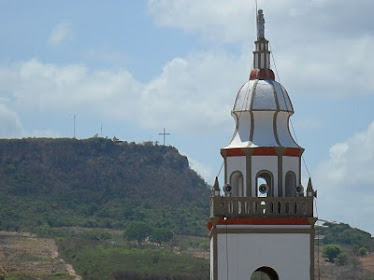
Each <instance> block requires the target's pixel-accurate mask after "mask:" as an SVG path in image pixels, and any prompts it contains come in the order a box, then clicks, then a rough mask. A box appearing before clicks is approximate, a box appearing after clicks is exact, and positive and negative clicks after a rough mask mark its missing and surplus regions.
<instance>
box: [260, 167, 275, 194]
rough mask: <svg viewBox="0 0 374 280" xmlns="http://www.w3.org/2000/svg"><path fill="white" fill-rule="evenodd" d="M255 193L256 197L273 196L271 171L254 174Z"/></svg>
mask: <svg viewBox="0 0 374 280" xmlns="http://www.w3.org/2000/svg"><path fill="white" fill-rule="evenodd" d="M256 183H257V184H256V185H257V186H256V193H257V196H258V197H272V196H274V188H273V175H272V174H271V172H269V171H267V170H264V171H260V172H259V173H258V174H257V176H256Z"/></svg>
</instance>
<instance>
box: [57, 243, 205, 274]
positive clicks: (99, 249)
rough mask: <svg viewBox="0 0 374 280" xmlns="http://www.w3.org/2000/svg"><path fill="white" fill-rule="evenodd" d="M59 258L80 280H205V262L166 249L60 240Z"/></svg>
mask: <svg viewBox="0 0 374 280" xmlns="http://www.w3.org/2000/svg"><path fill="white" fill-rule="evenodd" d="M58 246H59V250H60V251H61V252H62V256H63V258H64V259H65V260H66V261H68V262H70V263H71V264H73V266H74V267H75V268H76V270H77V272H78V274H79V275H81V276H83V278H84V279H90V280H95V279H117V280H120V279H134V280H136V279H154V280H163V279H170V280H171V279H180V280H187V279H188V280H190V279H191V280H192V279H197V280H199V279H201V280H203V279H204V280H205V279H209V263H208V260H205V259H201V258H195V257H193V256H190V255H188V254H179V253H175V252H173V251H172V250H171V248H170V249H167V248H159V247H154V246H148V247H147V248H142V249H141V248H137V247H132V246H131V245H130V244H127V245H126V244H121V243H119V244H113V243H109V242H100V241H96V240H88V239H80V238H60V239H59V240H58Z"/></svg>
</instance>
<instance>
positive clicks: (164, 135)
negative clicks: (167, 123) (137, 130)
mask: <svg viewBox="0 0 374 280" xmlns="http://www.w3.org/2000/svg"><path fill="white" fill-rule="evenodd" d="M158 135H162V136H163V138H164V146H165V138H166V135H170V133H168V132H166V130H165V128H164V131H163V132H160V133H159V134H158Z"/></svg>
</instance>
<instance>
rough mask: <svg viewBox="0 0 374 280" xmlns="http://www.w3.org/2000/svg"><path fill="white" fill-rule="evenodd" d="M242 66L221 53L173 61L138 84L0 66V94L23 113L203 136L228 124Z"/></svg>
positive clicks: (34, 64)
mask: <svg viewBox="0 0 374 280" xmlns="http://www.w3.org/2000/svg"><path fill="white" fill-rule="evenodd" d="M243 61H244V59H243V58H241V57H231V56H229V55H227V53H225V52H220V51H212V52H206V53H197V54H194V55H190V56H188V57H186V58H175V59H173V60H171V61H170V62H169V63H167V64H166V65H165V67H164V69H163V71H162V73H161V74H160V76H159V77H158V78H156V79H154V80H152V81H150V82H148V83H146V84H142V83H140V82H139V81H137V80H136V79H134V77H133V76H132V75H131V74H130V73H129V72H127V71H126V70H119V71H109V70H97V71H91V70H90V69H88V68H87V67H85V66H83V65H78V64H77V65H66V66H59V65H55V64H48V63H42V62H40V61H39V60H37V59H32V60H29V61H26V62H22V63H17V64H11V65H3V66H0V92H2V94H3V96H7V97H8V99H10V100H12V101H11V102H12V104H14V107H15V108H17V109H18V110H22V111H23V112H30V113H33V112H67V111H69V112H71V111H75V112H81V113H82V112H84V111H89V112H90V113H94V114H99V115H100V114H101V115H103V116H106V117H111V118H114V119H117V120H125V121H129V122H135V123H138V124H139V125H141V126H143V127H149V128H159V127H165V126H166V127H169V128H170V129H171V128H179V129H181V130H184V129H185V130H190V131H191V130H193V131H196V130H204V131H206V130H209V129H210V128H213V127H219V126H221V125H222V124H223V123H225V122H227V120H228V119H230V116H229V112H230V109H231V108H230V107H231V104H232V100H233V96H234V95H235V92H236V91H237V89H238V88H239V87H240V85H241V83H243V82H244V81H245V79H246V77H245V76H246V75H245V74H246V72H247V71H243V69H245V63H243ZM228 69H229V70H228ZM243 73H244V74H243Z"/></svg>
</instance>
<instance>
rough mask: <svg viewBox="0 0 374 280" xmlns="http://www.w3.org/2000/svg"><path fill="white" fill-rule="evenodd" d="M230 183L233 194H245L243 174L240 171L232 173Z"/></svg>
mask: <svg viewBox="0 0 374 280" xmlns="http://www.w3.org/2000/svg"><path fill="white" fill-rule="evenodd" d="M230 185H231V187H232V195H233V196H244V188H243V174H242V173H241V172H240V171H235V172H234V173H232V174H231V177H230Z"/></svg>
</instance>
